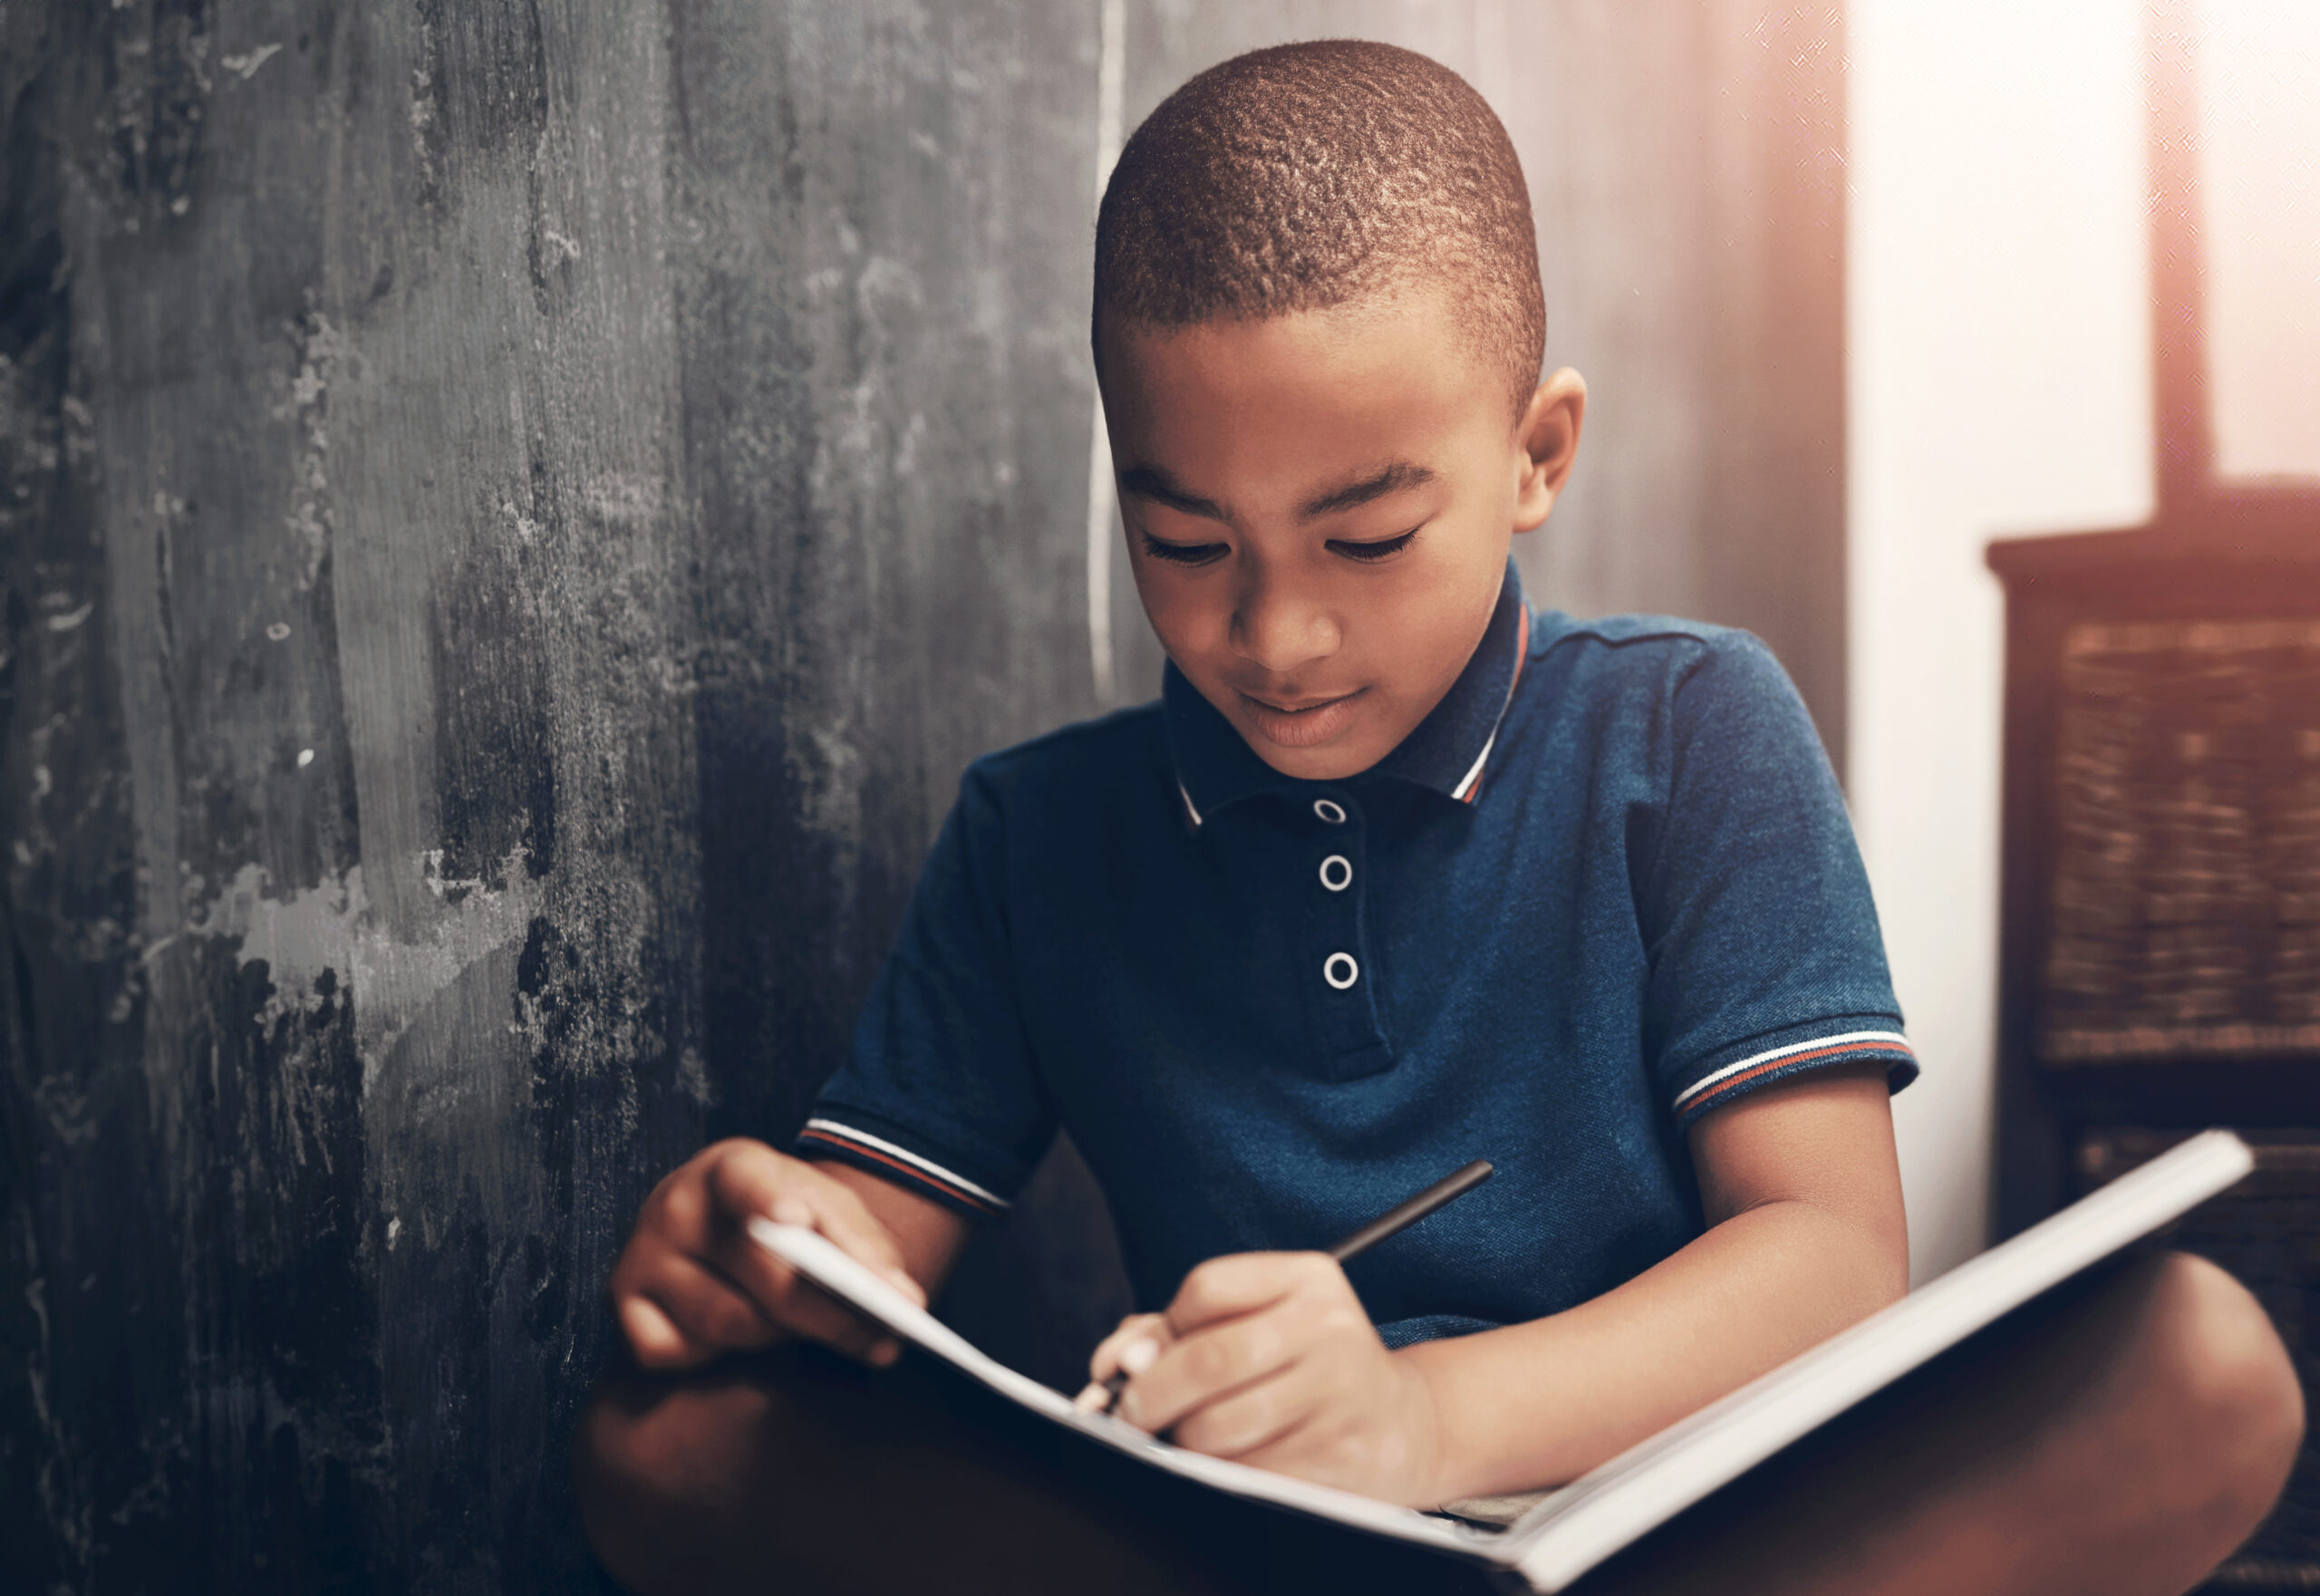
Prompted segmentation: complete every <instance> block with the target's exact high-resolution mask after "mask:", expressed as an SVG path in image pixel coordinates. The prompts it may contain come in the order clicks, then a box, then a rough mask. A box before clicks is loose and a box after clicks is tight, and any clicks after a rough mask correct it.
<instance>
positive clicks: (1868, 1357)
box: [1507, 1130, 2255, 1591]
mask: <svg viewBox="0 0 2320 1596" xmlns="http://www.w3.org/2000/svg"><path fill="white" fill-rule="evenodd" d="M2254 1167H2255V1155H2254V1154H2252V1153H2250V1152H2249V1151H2248V1145H2247V1144H2246V1143H2245V1142H2243V1141H2241V1140H2240V1139H2239V1138H2238V1137H2236V1136H2233V1135H2232V1134H2231V1133H2230V1132H2229V1131H2223V1130H2211V1131H2208V1132H2206V1133H2204V1134H2202V1135H2199V1136H2196V1137H2191V1138H2190V1140H2189V1141H2186V1142H2184V1143H2183V1144H2182V1145H2181V1146H2177V1147H2175V1148H2173V1149H2171V1150H2170V1151H2169V1152H2168V1153H2166V1154H2164V1155H2162V1156H2160V1157H2157V1158H2154V1159H2152V1160H2151V1162H2150V1163H2148V1164H2146V1165H2144V1166H2142V1167H2141V1168H2140V1169H2136V1170H2133V1171H2132V1172H2131V1173H2129V1174H2127V1175H2122V1176H2121V1177H2120V1178H2119V1179H2117V1180H2116V1181H2113V1182H2112V1184H2111V1185H2107V1186H2104V1187H2103V1189H2102V1190H2100V1191H2098V1192H2095V1193H2093V1194H2092V1195H2088V1196H2086V1197H2084V1198H2083V1199H2081V1200H2080V1201H2079V1202H2077V1203H2074V1204H2072V1205H2071V1206H2070V1207H2068V1208H2065V1209H2064V1210H2063V1211H2062V1212H2061V1213H2059V1214H2054V1216H2053V1217H2052V1218H2050V1219H2047V1220H2045V1222H2044V1223H2042V1224H2037V1225H2035V1226H2033V1227H2032V1228H2031V1229H2029V1230H2026V1231H2024V1232H2023V1233H2021V1234H2020V1235H2018V1236H2015V1238H2014V1239H2013V1240H2012V1241H2009V1242H2006V1243H2004V1244H2003V1245H2000V1246H1997V1247H1994V1248H1992V1249H1991V1250H1990V1251H1988V1252H1986V1253H1982V1254H1981V1255H1980V1256H1979V1257H1977V1258H1974V1259H1972V1260H1970V1261H1968V1262H1965V1263H1962V1264H1960V1265H1958V1266H1957V1268H1956V1269H1953V1270H1951V1271H1950V1272H1948V1274H1946V1275H1943V1276H1942V1277H1941V1278H1940V1279H1939V1280H1937V1281H1934V1282H1932V1283H1930V1284H1928V1285H1926V1286H1924V1287H1921V1288H1920V1289H1919V1290H1918V1291H1913V1292H1911V1293H1910V1294H1909V1296H1907V1297H1904V1298H1903V1299H1902V1300H1901V1301H1899V1302H1896V1303H1894V1304H1893V1305H1892V1306H1891V1307H1890V1308H1887V1309H1886V1310H1884V1311H1882V1312H1880V1313H1877V1314H1875V1315H1872V1316H1871V1317H1870V1318H1868V1319H1866V1320H1862V1321H1861V1323H1859V1324H1857V1325H1855V1326H1853V1327H1852V1328H1851V1330H1845V1331H1843V1332H1841V1333H1840V1334H1839V1335H1837V1336H1835V1337H1832V1339H1831V1340H1827V1341H1824V1342H1822V1344H1821V1345H1820V1346H1818V1347H1816V1348H1814V1349H1812V1351H1810V1352H1806V1353H1803V1354H1802V1355H1800V1356H1798V1357H1796V1358H1793V1359H1790V1360H1789V1361H1788V1362H1786V1363H1784V1364H1783V1365H1782V1366H1781V1367H1780V1368H1778V1369H1774V1370H1773V1371H1772V1372H1771V1373H1769V1374H1766V1375H1764V1376H1763V1377H1762V1378H1758V1379H1756V1380H1754V1381H1753V1382H1751V1383H1750V1384H1748V1385H1745V1386H1743V1387H1741V1388H1739V1389H1738V1390H1736V1391H1735V1392H1733V1393H1732V1394H1731V1395H1730V1396H1728V1397H1725V1398H1723V1399H1722V1400H1720V1401H1717V1402H1715V1403H1712V1404H1710V1405H1709V1406H1708V1407H1704V1408H1702V1409H1700V1411H1699V1412H1697V1413H1696V1414H1694V1415H1692V1417H1689V1418H1687V1419H1684V1420H1682V1421H1681V1422H1679V1423H1677V1424H1674V1425H1670V1426H1669V1427H1667V1428H1666V1429H1664V1430H1661V1431H1660V1432H1659V1433H1658V1435H1655V1436H1650V1437H1648V1438H1647V1439H1645V1440H1643V1441H1640V1442H1638V1443H1637V1444H1636V1445H1635V1446H1631V1447H1629V1449H1628V1450H1627V1451H1625V1452H1623V1453H1621V1454H1620V1455H1619V1456H1617V1457H1614V1458H1612V1459H1611V1460H1610V1461H1609V1462H1608V1463H1606V1464H1604V1465H1602V1466H1600V1468H1597V1469H1596V1470H1595V1471H1594V1472H1592V1473H1591V1474H1588V1475H1583V1476H1582V1477H1580V1479H1578V1480H1575V1481H1573V1482H1572V1483H1571V1485H1567V1486H1565V1487H1564V1488H1563V1489H1561V1491H1558V1492H1556V1493H1555V1494H1553V1495H1552V1496H1550V1497H1549V1498H1547V1500H1546V1501H1544V1502H1542V1503H1541V1504H1539V1505H1538V1506H1537V1507H1535V1508H1532V1510H1531V1511H1530V1512H1529V1513H1528V1514H1524V1515H1523V1516H1522V1518H1520V1519H1518V1520H1517V1521H1516V1522H1515V1523H1514V1524H1513V1526H1512V1527H1511V1528H1510V1529H1509V1530H1508V1531H1507V1541H1508V1548H1507V1549H1508V1551H1509V1552H1511V1553H1512V1554H1513V1560H1514V1565H1515V1568H1516V1570H1517V1572H1520V1573H1521V1574H1522V1576H1523V1578H1524V1579H1526V1580H1528V1581H1530V1582H1531V1584H1532V1586H1533V1587H1534V1588H1536V1589H1538V1590H1540V1591H1560V1590H1561V1589H1562V1588H1563V1587H1564V1586H1566V1585H1568V1584H1570V1583H1571V1581H1573V1580H1575V1579H1577V1578H1578V1577H1579V1576H1580V1575H1581V1574H1583V1573H1585V1572H1587V1571H1588V1570H1589V1569H1590V1568H1593V1567H1594V1566H1595V1565H1596V1564H1597V1563H1599V1562H1601V1561H1602V1560H1603V1559H1604V1558H1606V1557H1609V1555H1610V1554H1611V1553H1612V1552H1617V1551H1619V1549H1620V1548H1621V1547H1623V1546H1625V1545H1627V1544H1628V1543H1629V1542H1631V1541H1634V1540H1635V1539H1637V1538H1638V1536H1640V1535H1642V1534H1643V1533H1645V1532H1646V1531H1648V1530H1649V1529H1651V1528H1653V1527H1654V1526H1655V1525H1657V1524H1658V1523H1662V1522H1664V1521H1665V1520H1667V1519H1668V1518H1671V1517H1673V1516H1674V1515H1675V1514H1677V1513H1679V1512H1681V1511H1682V1510H1683V1509H1685V1508H1687V1507H1688V1506H1690V1505H1691V1504H1693V1503H1695V1502H1696V1501H1698V1500H1700V1498H1702V1497H1704V1496H1706V1494H1708V1493H1709V1492H1711V1491H1714V1490H1716V1488H1717V1487H1718V1486H1721V1485H1725V1484H1726V1483H1728V1482H1730V1481H1731V1480H1734V1479H1735V1478H1737V1477H1738V1476H1739V1475H1742V1474H1744V1473H1745V1472H1746V1471H1747V1470H1748V1469H1750V1468H1753V1467H1754V1466H1755V1465H1757V1464H1759V1463H1762V1462H1763V1461H1764V1459H1765V1458H1767V1457H1770V1456H1772V1455H1773V1454H1774V1453H1775V1452H1777V1451H1779V1450H1780V1449H1781V1448H1782V1447H1783V1446H1787V1445H1788V1444H1789V1443H1790V1442H1792V1441H1794V1440H1797V1439H1800V1438H1801V1437H1803V1436H1805V1435H1807V1434H1809V1433H1811V1432H1812V1430H1814V1429H1817V1428H1819V1427H1821V1426H1822V1424H1824V1423H1826V1422H1827V1421H1828V1420H1830V1419H1831V1418H1833V1417H1836V1416H1837V1415H1838V1414H1840V1413H1842V1412H1843V1411H1844V1410H1845V1409H1846V1408H1848V1407H1851V1406H1852V1405H1853V1404H1854V1403H1856V1402H1858V1401H1860V1400H1861V1398H1864V1397H1867V1396H1869V1395H1870V1394H1871V1393H1873V1392H1875V1391H1878V1390H1880V1389H1882V1388H1884V1387H1886V1386H1888V1385H1890V1384H1891V1383H1892V1382H1893V1381H1894V1380H1896V1379H1898V1378H1900V1377H1901V1376H1902V1375H1904V1374H1907V1373H1908V1372H1909V1370H1911V1369H1915V1368H1917V1367H1918V1366H1919V1364H1921V1363H1924V1362H1926V1361H1927V1360H1928V1359H1930V1358H1932V1357H1933V1356H1935V1355H1936V1354H1937V1353H1939V1352H1941V1351H1943V1350H1945V1349H1948V1348H1949V1347H1952V1346H1955V1345H1956V1344H1957V1342H1959V1341H1961V1340H1965V1339H1966V1338H1967V1336H1969V1335H1971V1334H1972V1333H1973V1332H1974V1331H1976V1330H1980V1329H1982V1328H1983V1327H1984V1326H1986V1325H1987V1324H1990V1323H1992V1322H1993V1321H1995V1320H1997V1319H1998V1318H1999V1317H2000V1316H2002V1315H2004V1314H2006V1313H2007V1312H2010V1311H2013V1310H2014V1309H2015V1308H2018V1307H2020V1306H2022V1305H2023V1304H2024V1303H2025V1302H2027V1301H2030V1299H2032V1298H2033V1297H2035V1296H2036V1295H2038V1294H2039V1293H2040V1292H2041V1291H2047V1290H2050V1289H2052V1288H2053V1287H2054V1286H2056V1285H2059V1284H2061V1283H2062V1282H2064V1281H2065V1280H2068V1279H2069V1278H2070V1277H2071V1276H2073V1275H2074V1274H2076V1273H2078V1272H2080V1271H2081V1270H2083V1269H2086V1268H2088V1267H2090V1266H2092V1265H2093V1264H2095V1263H2097V1262H2101V1261H2102V1260H2103V1259H2104V1258H2106V1257H2108V1256H2110V1255H2111V1254H2112V1253H2115V1252H2117V1251H2119V1249H2121V1248H2122V1247H2124V1246H2126V1245H2127V1244H2128V1243H2131V1242H2133V1241H2136V1240H2138V1239H2139V1238H2141V1237H2142V1236H2145V1235H2148V1234H2150V1233H2151V1232H2152V1231H2154V1230H2157V1229H2158V1228H2159V1227H2160V1226H2161V1225H2162V1224H2166V1223H2167V1222H2168V1221H2169V1220H2170V1219H2174V1218H2176V1217H2177V1216H2178V1215H2180V1214H2186V1213H2188V1212H2190V1210H2191V1209H2192V1208H2194V1207H2197V1206H2198V1205H2199V1204H2200V1203H2203V1202H2205V1201H2206V1200H2207V1199H2208V1198H2209V1197H2212V1196H2214V1195H2216V1194H2217V1193H2218V1192H2220V1191H2222V1190H2223V1189H2224V1188H2225V1187H2227V1186H2229V1185H2233V1184H2235V1183H2236V1182H2238V1180H2239V1179H2240V1178H2241V1177H2242V1176H2244V1175H2247V1173H2248V1171H2249V1170H2250V1169H2252V1168H2254Z"/></svg>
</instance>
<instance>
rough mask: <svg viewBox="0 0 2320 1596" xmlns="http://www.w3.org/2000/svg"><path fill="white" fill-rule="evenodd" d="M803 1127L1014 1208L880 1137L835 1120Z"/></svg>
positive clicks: (979, 1187) (930, 1161)
mask: <svg viewBox="0 0 2320 1596" xmlns="http://www.w3.org/2000/svg"><path fill="white" fill-rule="evenodd" d="M806 1128H807V1130H826V1131H827V1132H829V1133H830V1134H831V1135H832V1136H837V1137H845V1138H846V1140H847V1141H849V1142H859V1143H861V1144H862V1145H863V1146H865V1147H874V1148H875V1149H876V1150H877V1151H879V1152H881V1153H886V1154H890V1155H892V1156H894V1157H896V1158H899V1159H901V1160H902V1161H903V1162H904V1163H905V1164H909V1165H912V1166H915V1167H917V1168H919V1169H923V1170H924V1171H925V1172H926V1173H927V1174H929V1175H933V1177H934V1178H935V1179H937V1180H939V1181H941V1182H942V1184H943V1185H950V1186H956V1187H958V1188H959V1189H960V1190H961V1191H962V1192H967V1193H970V1194H971V1195H974V1196H978V1197H981V1199H982V1200H983V1201H984V1202H986V1203H989V1204H993V1205H994V1206H996V1207H1000V1208H1012V1207H1013V1206H1014V1205H1015V1204H1012V1203H1010V1202H1009V1201H1008V1200H1007V1199H1006V1198H1004V1197H1002V1196H1000V1195H998V1194H997V1193H996V1192H987V1191H985V1190H983V1189H982V1187H981V1186H979V1185H975V1183H974V1182H972V1181H971V1180H969V1179H968V1178H967V1177H966V1176H965V1175H953V1174H952V1172H951V1171H949V1170H947V1169H945V1168H943V1167H942V1166H941V1165H940V1164H937V1163H936V1162H934V1160H933V1159H932V1158H922V1157H920V1156H918V1155H917V1154H915V1153H913V1152H912V1151H911V1150H910V1149H909V1148H908V1147H898V1146H894V1143H892V1142H890V1141H887V1140H885V1139H884V1137H875V1136H872V1135H871V1134H870V1133H869V1132H868V1131H866V1130H856V1129H855V1128H854V1127H852V1126H850V1125H841V1124H839V1123H838V1122H837V1121H836V1120H835V1119H808V1120H807V1121H806Z"/></svg>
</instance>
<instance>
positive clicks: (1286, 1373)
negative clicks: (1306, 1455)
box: [1173, 1359, 1342, 1461]
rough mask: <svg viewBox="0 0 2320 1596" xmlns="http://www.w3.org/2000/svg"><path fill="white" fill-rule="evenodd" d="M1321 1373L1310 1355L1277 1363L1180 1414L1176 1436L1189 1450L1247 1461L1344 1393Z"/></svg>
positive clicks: (1294, 1431)
mask: <svg viewBox="0 0 2320 1596" xmlns="http://www.w3.org/2000/svg"><path fill="white" fill-rule="evenodd" d="M1316 1376H1317V1370H1316V1369H1315V1367H1314V1365H1313V1363H1312V1361H1311V1360H1310V1359H1300V1361H1298V1362H1295V1363H1291V1364H1288V1365H1286V1366H1284V1367H1282V1368H1280V1369H1275V1370H1273V1371H1272V1372H1271V1373H1270V1374H1268V1375H1266V1376H1265V1377H1263V1378H1261V1379H1256V1380H1252V1381H1251V1382H1250V1383H1249V1384H1247V1385H1244V1386H1242V1387H1241V1388H1238V1389H1237V1390H1232V1391H1228V1392H1226V1393H1225V1394H1224V1395H1223V1396H1221V1397H1218V1398H1215V1399H1214V1400H1213V1401H1211V1402H1208V1403H1206V1404H1204V1405H1203V1407H1200V1408H1198V1409H1197V1410H1196V1411H1194V1412H1192V1413H1188V1414H1186V1415H1185V1416H1184V1417H1182V1418H1180V1419H1178V1420H1176V1422H1175V1427H1174V1436H1173V1438H1174V1441H1175V1443H1176V1445H1177V1446H1183V1447H1184V1448H1186V1449H1188V1450H1190V1451H1194V1452H1205V1453H1207V1454H1208V1455H1209V1456H1212V1457H1232V1458H1238V1459H1242V1460H1243V1461H1245V1460H1246V1459H1247V1458H1249V1457H1250V1456H1255V1455H1257V1454H1258V1453H1260V1452H1261V1451H1263V1450H1264V1449H1266V1448H1270V1447H1278V1446H1281V1445H1282V1444H1284V1443H1285V1442H1287V1441H1288V1439H1289V1438H1290V1436H1294V1435H1295V1434H1297V1433H1298V1432H1299V1431H1300V1430H1302V1429H1304V1428H1305V1427H1307V1426H1309V1425H1310V1424H1311V1422H1312V1421H1313V1419H1314V1418H1315V1417H1318V1416H1319V1414H1320V1412H1321V1411H1322V1410H1323V1408H1324V1407H1326V1406H1327V1405H1328V1404H1329V1402H1330V1401H1331V1400H1332V1399H1333V1398H1341V1396H1342V1393H1340V1392H1335V1391H1332V1390H1331V1389H1329V1382H1328V1381H1327V1380H1326V1379H1322V1378H1316Z"/></svg>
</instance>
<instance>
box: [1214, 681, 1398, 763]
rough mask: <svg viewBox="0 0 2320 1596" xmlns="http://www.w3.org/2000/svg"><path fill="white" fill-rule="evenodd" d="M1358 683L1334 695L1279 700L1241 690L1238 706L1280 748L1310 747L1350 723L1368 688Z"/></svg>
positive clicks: (1262, 733)
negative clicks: (1356, 685)
mask: <svg viewBox="0 0 2320 1596" xmlns="http://www.w3.org/2000/svg"><path fill="white" fill-rule="evenodd" d="M1368 691H1369V690H1368V688H1366V687H1357V688H1355V689H1354V690H1353V691H1352V692H1344V693H1339V694H1338V695H1337V696H1336V697H1334V698H1309V699H1293V700H1289V701H1279V700H1271V699H1261V698H1258V697H1255V696H1254V695H1253V694H1251V693H1246V692H1243V693H1242V694H1241V695H1240V698H1241V706H1242V710H1243V711H1246V713H1247V715H1248V718H1249V721H1250V723H1251V724H1252V725H1253V726H1255V727H1256V729H1257V730H1258V732H1259V733H1261V735H1262V736H1263V737H1264V738H1265V740H1267V741H1269V742H1273V743H1277V744H1279V745H1280V746H1281V747H1282V748H1311V747H1313V746H1314V745H1315V744H1317V743H1323V742H1327V741H1329V739H1331V738H1332V737H1335V736H1337V735H1338V733H1339V732H1340V731H1343V730H1345V729H1346V727H1347V726H1348V724H1349V723H1351V721H1352V720H1353V717H1354V712H1355V711H1354V705H1355V704H1356V703H1357V702H1358V701H1360V699H1361V698H1362V696H1363V695H1364V694H1366V693H1367V692H1368Z"/></svg>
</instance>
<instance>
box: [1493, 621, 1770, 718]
mask: <svg viewBox="0 0 2320 1596" xmlns="http://www.w3.org/2000/svg"><path fill="white" fill-rule="evenodd" d="M1531 665H1532V669H1531V670H1528V671H1526V672H1524V674H1525V676H1526V677H1531V676H1535V678H1536V679H1537V682H1536V685H1537V686H1538V687H1540V688H1544V689H1546V690H1548V691H1549V692H1551V693H1553V694H1555V695H1556V696H1558V697H1561V698H1563V699H1565V700H1567V701H1576V702H1572V703H1570V704H1569V705H1568V707H1574V708H1575V707H1580V703H1583V702H1584V701H1596V700H1600V699H1605V698H1615V699H1633V698H1637V697H1644V698H1654V699H1664V698H1667V697H1671V696H1675V695H1678V694H1687V695H1688V696H1692V697H1696V698H1699V699H1703V700H1706V699H1709V698H1715V699H1719V700H1721V699H1728V698H1733V697H1737V698H1740V699H1743V700H1752V701H1770V702H1783V703H1784V702H1786V701H1790V700H1793V699H1794V698H1795V696H1796V690H1795V687H1794V686H1793V683H1791V682H1790V681H1789V677H1788V673H1787V672H1785V671H1784V670H1783V669H1782V668H1781V664H1780V662H1779V661H1778V660H1777V659H1775V658H1774V656H1773V652H1772V650H1771V649H1770V648H1768V647H1766V646H1765V645H1764V640H1763V639H1762V638H1759V637H1758V636H1756V634H1754V633H1753V632H1744V631H1742V630H1741V629H1740V628H1739V627H1736V626H1719V625H1716V624H1713V623H1711V622H1707V621H1687V620H1685V619H1682V618H1681V617H1678V616H1675V615H1645V614H1634V615H1599V616H1595V617H1593V618H1591V619H1584V620H1582V619H1580V617H1578V616H1575V615H1567V614H1561V613H1560V612H1559V611H1552V610H1549V611H1542V613H1541V614H1539V617H1538V621H1537V624H1535V625H1534V626H1533V627H1532V633H1531Z"/></svg>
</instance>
